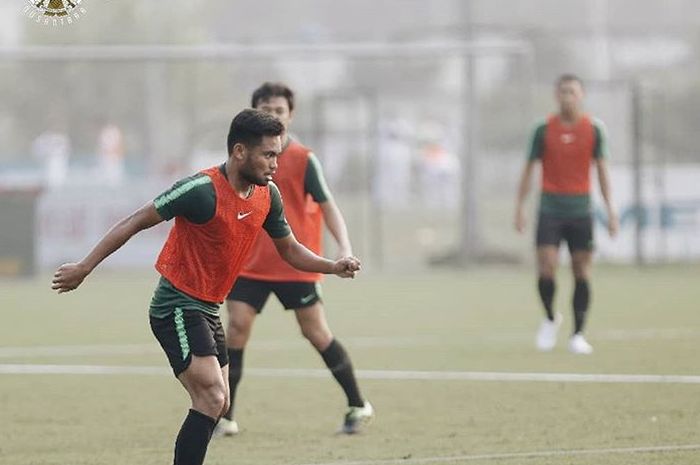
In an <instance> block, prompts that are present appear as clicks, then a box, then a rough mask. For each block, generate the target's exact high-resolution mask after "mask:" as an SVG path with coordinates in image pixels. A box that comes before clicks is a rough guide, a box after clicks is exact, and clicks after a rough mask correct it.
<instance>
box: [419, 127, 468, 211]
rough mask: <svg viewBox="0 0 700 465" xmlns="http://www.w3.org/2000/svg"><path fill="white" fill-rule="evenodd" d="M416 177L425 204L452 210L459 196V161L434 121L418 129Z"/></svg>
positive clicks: (456, 205) (456, 204)
mask: <svg viewBox="0 0 700 465" xmlns="http://www.w3.org/2000/svg"><path fill="white" fill-rule="evenodd" d="M419 147H420V160H419V162H418V170H419V172H418V180H419V183H420V195H421V198H422V202H423V204H424V205H425V206H426V207H430V208H438V207H439V208H441V209H443V210H455V209H457V207H458V205H459V200H460V179H461V176H460V175H461V172H460V164H459V159H458V158H457V156H456V155H455V154H454V153H452V152H450V151H449V150H447V147H446V141H445V136H444V131H443V128H442V127H441V126H439V125H438V124H436V123H429V124H426V125H425V126H424V127H423V128H421V131H420V133H419Z"/></svg>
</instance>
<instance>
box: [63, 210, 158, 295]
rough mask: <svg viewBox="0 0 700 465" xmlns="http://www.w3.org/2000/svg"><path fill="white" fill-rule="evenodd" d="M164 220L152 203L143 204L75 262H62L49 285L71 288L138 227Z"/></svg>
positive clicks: (75, 286)
mask: <svg viewBox="0 0 700 465" xmlns="http://www.w3.org/2000/svg"><path fill="white" fill-rule="evenodd" d="M161 221H163V219H162V218H161V217H160V215H159V214H158V212H157V211H156V209H155V207H154V206H153V204H152V203H149V204H147V205H145V206H144V207H142V208H140V209H139V210H137V211H136V212H134V213H132V214H131V215H129V216H128V217H126V218H124V219H122V220H121V221H119V222H118V223H117V224H115V225H114V226H113V227H112V228H111V229H110V230H109V231H108V232H107V234H105V235H104V236H103V237H102V239H100V241H99V242H98V243H97V245H95V247H94V248H93V249H92V250H91V251H90V253H88V254H87V256H85V258H83V259H82V260H81V261H80V262H78V263H65V264H63V265H61V266H60V267H59V268H58V269H57V270H56V273H54V277H53V281H52V283H51V288H52V289H54V290H56V291H58V292H59V293H63V292H68V291H72V290H74V289H75V288H77V287H78V286H80V284H81V283H82V282H83V280H84V279H85V277H86V276H87V275H88V274H90V273H91V272H92V270H93V269H95V267H96V266H97V265H99V264H100V263H101V262H102V261H103V260H104V259H105V258H107V257H108V256H110V255H111V254H112V253H114V252H115V251H116V250H118V249H119V248H120V247H121V246H123V245H124V244H125V243H126V242H127V241H128V240H129V239H130V238H131V237H133V236H134V235H135V234H136V233H138V232H139V231H142V230H144V229H147V228H150V227H152V226H155V225H156V224H158V223H160V222H161Z"/></svg>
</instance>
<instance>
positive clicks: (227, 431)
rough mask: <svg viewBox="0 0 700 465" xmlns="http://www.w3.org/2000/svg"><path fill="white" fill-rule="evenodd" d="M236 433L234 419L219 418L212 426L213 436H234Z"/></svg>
mask: <svg viewBox="0 0 700 465" xmlns="http://www.w3.org/2000/svg"><path fill="white" fill-rule="evenodd" d="M237 434H238V423H236V420H229V419H227V418H224V417H221V418H219V422H218V423H217V424H216V426H215V427H214V433H213V434H212V435H213V436H214V437H217V438H218V437H221V436H235V435H237Z"/></svg>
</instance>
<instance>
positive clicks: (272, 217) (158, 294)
mask: <svg viewBox="0 0 700 465" xmlns="http://www.w3.org/2000/svg"><path fill="white" fill-rule="evenodd" d="M283 131H284V126H283V125H282V123H280V121H279V120H278V119H277V118H274V117H272V116H270V115H269V114H267V113H265V112H262V111H259V110H252V109H249V110H244V111H242V112H240V113H239V114H238V115H236V117H235V118H234V119H233V121H232V123H231V127H230V130H229V134H228V159H227V160H226V162H225V163H223V164H222V165H220V166H215V167H212V168H209V169H207V170H204V171H202V172H200V173H197V174H195V175H193V176H190V177H188V178H185V179H182V180H180V181H178V182H177V183H175V185H173V187H172V188H171V189H169V190H167V191H166V192H164V193H162V194H161V195H159V196H157V197H156V198H155V200H153V201H152V202H149V203H147V204H146V205H145V206H143V207H141V208H140V209H139V210H137V211H136V212H134V213H133V214H131V215H130V216H128V217H126V218H124V219H123V220H121V221H119V222H118V223H117V224H116V225H115V226H114V227H112V229H110V230H109V232H108V233H107V234H106V235H105V236H104V237H103V238H102V239H101V240H100V241H99V242H98V244H97V245H96V246H95V247H94V248H93V249H92V251H91V252H90V253H89V254H88V255H87V256H86V257H85V258H84V259H83V260H82V261H80V262H78V263H67V264H64V265H61V266H60V267H59V268H58V270H57V271H56V273H55V274H54V278H53V284H52V288H53V289H54V290H57V291H58V292H59V293H63V292H68V291H72V290H74V289H75V288H77V287H78V286H79V285H80V284H81V283H82V282H83V280H84V279H85V277H86V276H87V275H88V274H89V273H90V272H91V271H92V270H93V269H94V268H95V267H96V266H97V265H98V264H99V263H100V262H102V260H104V259H105V258H106V257H107V256H109V255H110V254H111V253H113V252H115V251H116V250H117V249H119V248H120V247H121V246H122V245H124V243H126V242H127V241H128V240H129V239H130V238H131V237H132V236H134V235H135V234H136V233H138V232H140V231H142V230H144V229H147V228H150V227H152V226H155V225H157V224H159V223H161V222H162V221H168V220H170V219H172V218H175V225H174V226H173V228H172V229H171V230H170V234H169V236H168V239H167V241H166V242H165V245H164V246H163V249H162V250H161V252H160V256H159V257H158V260H157V263H156V269H157V270H158V272H159V273H160V274H161V278H160V281H159V283H158V286H157V287H156V290H155V293H154V296H153V299H152V300H151V305H150V322H151V329H152V330H153V333H154V335H155V337H156V338H157V339H158V342H159V343H160V345H161V346H162V348H163V350H164V351H165V354H166V355H167V358H168V360H169V362H170V365H171V366H172V369H173V372H174V374H175V376H176V377H177V379H178V380H180V382H181V383H182V385H183V386H184V388H185V389H186V390H187V392H188V393H189V395H190V397H191V399H192V407H191V409H190V410H189V413H188V414H187V417H186V418H185V420H184V423H183V424H182V428H181V429H180V433H179V434H178V436H177V440H176V442H175V459H174V464H175V465H201V464H202V463H203V461H204V456H205V454H206V451H207V446H208V444H209V440H210V438H211V435H212V432H213V430H214V426H215V425H216V422H217V420H218V419H219V417H220V416H221V415H222V414H223V413H224V412H226V411H227V410H228V358H227V354H226V346H225V342H224V333H223V327H222V325H221V321H220V319H219V313H218V310H219V303H221V302H223V300H224V298H225V297H226V295H227V294H228V292H229V290H230V289H231V286H232V285H233V282H234V281H235V279H236V277H237V276H238V273H239V271H240V269H241V266H242V264H243V259H244V258H245V257H246V256H247V254H248V252H249V250H250V248H251V247H252V245H253V243H254V241H255V239H256V237H257V236H258V233H259V232H260V230H261V229H265V231H266V232H267V234H269V235H270V237H271V238H272V239H271V240H272V243H273V244H274V246H275V249H276V250H277V252H278V253H279V254H280V256H282V257H284V259H285V260H286V261H287V262H288V263H289V264H290V265H292V266H294V267H297V268H299V269H302V270H305V271H309V272H315V273H334V274H336V275H338V276H341V277H354V275H355V272H356V271H358V270H359V268H360V263H359V261H358V260H357V259H356V258H354V257H344V258H342V259H339V260H337V261H335V262H333V261H331V260H327V259H325V258H322V257H319V256H318V255H316V254H314V253H312V252H310V251H309V250H308V249H307V248H306V247H304V246H302V245H301V244H300V243H299V242H298V241H297V240H296V239H295V237H294V235H293V234H292V233H291V231H290V229H289V226H288V224H287V222H286V220H285V217H284V210H283V207H282V201H281V198H280V194H279V191H278V189H277V187H276V186H275V185H274V183H272V182H270V181H271V179H272V174H273V173H274V172H275V170H276V169H277V156H278V155H279V153H280V151H281V146H282V143H281V139H280V135H281V134H282V133H283Z"/></svg>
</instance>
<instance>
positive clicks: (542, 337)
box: [535, 313, 562, 352]
mask: <svg viewBox="0 0 700 465" xmlns="http://www.w3.org/2000/svg"><path fill="white" fill-rule="evenodd" d="M561 320H562V318H561V313H555V314H554V321H549V320H548V319H547V318H545V319H544V320H542V323H540V329H538V330H537V339H536V340H535V345H536V346H537V350H541V351H543V352H549V351H550V350H552V349H554V346H555V345H557V332H559V326H561Z"/></svg>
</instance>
